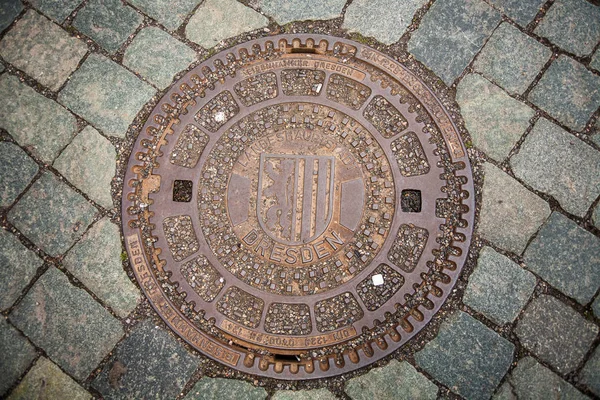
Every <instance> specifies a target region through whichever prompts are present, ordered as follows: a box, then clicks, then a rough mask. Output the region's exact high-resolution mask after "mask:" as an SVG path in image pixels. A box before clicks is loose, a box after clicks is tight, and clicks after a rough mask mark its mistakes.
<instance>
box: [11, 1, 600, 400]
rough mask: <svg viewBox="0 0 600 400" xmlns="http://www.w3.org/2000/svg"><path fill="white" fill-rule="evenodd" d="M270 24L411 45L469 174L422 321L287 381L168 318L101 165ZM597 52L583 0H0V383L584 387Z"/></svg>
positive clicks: (225, 391)
mask: <svg viewBox="0 0 600 400" xmlns="http://www.w3.org/2000/svg"><path fill="white" fill-rule="evenodd" d="M280 32H281V33H283V32H287V33H301V32H319V33H328V34H332V35H337V36H342V37H347V38H350V39H354V40H357V41H359V42H362V43H367V44H369V45H371V46H373V47H375V48H377V49H379V50H381V51H383V52H384V53H387V54H390V55H392V56H396V57H398V55H399V54H405V52H409V53H410V55H409V57H411V58H413V57H414V59H416V60H418V61H419V62H421V63H422V64H423V65H425V66H426V67H427V68H428V69H430V70H431V71H432V72H433V73H434V74H436V75H437V76H439V78H440V79H441V81H443V82H444V83H445V84H446V85H447V86H448V87H449V88H450V93H451V95H452V96H454V98H455V99H456V102H457V104H458V106H460V109H461V113H462V115H463V118H464V125H465V126H466V128H467V129H468V132H469V134H470V139H469V138H466V139H467V147H469V153H470V154H469V155H470V157H471V159H472V161H473V164H474V169H475V175H476V176H479V178H480V179H479V184H478V187H477V195H478V196H477V197H478V198H477V200H478V202H479V205H480V209H478V222H477V224H476V227H475V240H474V244H473V246H472V254H471V257H470V261H469V262H468V263H467V266H466V267H465V269H464V272H463V277H462V278H461V280H460V281H459V283H458V285H457V288H456V289H455V293H453V295H452V296H451V298H450V300H449V303H448V304H447V305H446V306H445V307H444V308H443V309H442V311H441V312H440V314H439V315H438V316H436V317H435V318H434V320H433V321H432V323H431V326H430V327H429V328H428V329H427V330H426V332H425V334H423V335H421V336H419V337H417V338H416V339H415V340H413V341H412V343H409V346H407V348H406V349H404V350H401V351H400V352H398V353H396V354H395V355H394V356H393V357H388V358H387V359H384V360H383V361H381V362H378V363H376V365H375V368H367V369H366V370H362V371H358V372H356V373H353V374H351V375H349V376H343V377H337V378H331V379H323V380H316V381H310V382H297V383H286V382H279V381H272V380H268V379H255V378H253V377H248V376H243V375H242V374H240V373H236V372H233V371H231V370H228V369H226V368H224V367H220V366H218V365H216V364H214V363H213V362H212V361H209V360H207V359H206V358H205V357H203V356H201V355H199V354H197V353H195V352H193V351H192V350H191V348H190V347H189V346H187V345H185V344H184V343H183V342H182V341H180V340H179V339H178V338H176V337H175V336H174V335H172V334H171V333H170V332H169V331H168V329H167V328H166V327H165V325H164V324H163V323H162V322H161V321H160V320H159V319H158V317H156V316H155V314H154V313H153V311H152V310H151V307H150V306H149V304H148V302H147V301H146V300H145V299H144V298H143V296H142V295H141V292H140V290H139V288H138V286H137V283H136V282H135V280H134V279H133V275H132V272H131V267H130V266H129V263H128V261H127V256H126V253H124V250H123V247H122V240H121V236H120V235H121V233H120V227H119V224H120V220H119V213H120V210H119V207H120V189H119V188H120V186H121V185H122V182H121V181H120V179H119V178H118V176H119V175H118V174H117V175H115V174H116V172H117V170H118V168H120V166H121V165H122V162H123V158H124V157H127V151H128V148H130V146H131V145H132V141H133V139H134V138H133V133H134V132H135V131H136V129H139V124H140V123H143V120H142V119H141V118H143V116H144V115H147V113H148V109H147V108H144V105H145V104H147V103H148V102H152V101H156V98H157V96H158V97H160V95H161V94H162V93H164V92H165V89H166V88H168V87H169V86H170V85H171V83H172V82H173V80H174V79H176V78H178V77H180V76H181V75H182V73H184V72H185V71H187V70H189V69H190V68H192V67H194V66H195V65H198V64H199V63H200V62H201V61H202V60H204V59H206V58H207V57H209V56H210V55H212V54H213V53H214V52H216V51H219V50H221V49H224V48H227V47H230V46H232V45H233V44H236V43H241V42H244V41H247V40H248V39H250V38H255V37H265V36H269V35H271V34H274V33H280ZM599 47H600V2H598V1H597V0H548V1H547V0H431V1H428V0H349V1H347V0H318V1H317V0H311V1H306V0H240V1H237V0H204V1H201V0H176V1H166V0H84V1H82V0H62V1H53V0H27V1H25V0H24V1H23V2H20V1H18V0H0V165H1V170H0V171H1V172H0V221H1V225H2V227H1V228H0V249H1V253H0V264H1V268H0V289H1V291H0V308H1V312H2V315H3V317H4V318H2V320H1V321H0V354H1V356H0V371H1V373H0V397H4V396H8V398H11V399H16V398H19V399H20V398H23V399H26V398H34V397H35V398H37V397H40V398H65V399H66V398H73V399H75V398H77V399H79V398H81V399H85V398H92V397H93V398H101V397H104V398H185V399H209V398H210V399H212V398H214V399H217V398H218V399H226V398H231V399H241V398H245V399H265V398H270V399H309V398H310V399H333V398H343V399H349V398H351V399H373V398H379V399H388V398H389V399H391V398H394V399H399V398H400V399H421V398H423V399H425V398H427V399H429V398H431V399H435V398H443V399H453V398H458V397H464V398H468V399H471V398H473V399H479V398H481V399H483V398H490V397H492V398H497V399H516V398H532V399H548V398H564V399H575V398H577V399H579V398H598V397H600V349H599V347H598V344H599V342H600V337H599V335H598V330H599V326H600V295H599V294H598V289H599V287H600V204H599V201H600V197H599V195H600V111H599V106H600V48H599ZM115 176H117V177H115Z"/></svg>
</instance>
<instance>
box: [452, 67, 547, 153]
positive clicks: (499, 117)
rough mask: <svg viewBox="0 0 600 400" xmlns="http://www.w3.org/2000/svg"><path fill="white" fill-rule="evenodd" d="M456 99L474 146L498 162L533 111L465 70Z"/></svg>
mask: <svg viewBox="0 0 600 400" xmlns="http://www.w3.org/2000/svg"><path fill="white" fill-rule="evenodd" d="M456 101H457V102H458V104H459V105H460V108H461V111H462V115H463V117H464V119H465V124H466V126H467V129H468V130H469V133H470V134H471V137H472V138H473V143H474V144H475V146H477V148H479V149H481V150H482V151H483V152H485V153H486V154H487V155H488V156H490V157H491V158H493V159H494V160H496V161H499V162H502V161H503V160H504V159H505V158H506V157H507V156H508V154H509V153H510V150H511V149H512V148H513V147H514V145H515V144H516V143H517V141H518V140H519V139H520V138H521V136H522V135H523V133H525V130H526V129H527V127H529V120H530V119H531V118H532V117H533V115H534V114H535V112H534V111H533V110H532V109H531V108H530V107H529V106H527V105H526V104H524V103H521V102H520V101H518V100H515V99H513V98H512V97H510V96H509V95H508V94H506V93H505V92H504V91H503V90H502V89H500V88H499V87H498V86H496V85H494V84H493V83H491V82H490V81H488V80H487V79H485V78H483V77H482V76H480V75H477V74H469V75H467V76H465V77H464V79H463V80H462V81H461V82H460V84H459V85H458V88H457V93H456Z"/></svg>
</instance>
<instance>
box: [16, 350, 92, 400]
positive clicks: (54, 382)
mask: <svg viewBox="0 0 600 400" xmlns="http://www.w3.org/2000/svg"><path fill="white" fill-rule="evenodd" d="M8 398H9V399H10V400H29V399H69V400H85V399H91V398H92V395H90V394H89V393H88V392H87V391H86V390H85V389H84V388H82V387H81V386H79V384H77V382H75V381H74V380H73V379H71V378H70V377H69V376H68V375H67V374H65V373H64V372H62V371H61V370H60V368H58V367H57V366H56V365H54V363H52V361H50V360H48V359H47V358H44V357H40V359H39V360H37V362H36V363H35V365H34V366H33V367H32V368H31V370H29V372H28V373H27V375H25V378H23V380H22V381H21V383H19V386H17V387H16V388H15V390H13V392H12V393H11V394H10V396H9V397H8Z"/></svg>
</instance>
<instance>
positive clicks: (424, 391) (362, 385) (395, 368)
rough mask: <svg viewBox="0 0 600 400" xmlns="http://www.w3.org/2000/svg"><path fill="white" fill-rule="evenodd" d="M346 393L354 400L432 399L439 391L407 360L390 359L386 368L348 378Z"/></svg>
mask: <svg viewBox="0 0 600 400" xmlns="http://www.w3.org/2000/svg"><path fill="white" fill-rule="evenodd" d="M399 382H401V384H398V383H399ZM345 391H346V393H347V394H348V396H350V397H351V398H352V399H354V400H371V399H398V400H401V399H405V400H411V399H432V400H434V399H436V398H437V392H438V388H437V386H436V385H434V384H433V383H431V382H430V381H429V380H428V379H427V378H426V377H425V376H423V375H422V374H420V373H419V372H417V370H416V369H415V368H414V367H413V366H412V365H410V364H409V363H407V362H406V361H404V362H401V363H399V362H398V361H396V360H392V361H390V363H389V364H388V365H386V366H385V367H382V368H375V369H372V370H371V371H369V372H368V373H367V374H365V375H362V376H358V377H356V378H352V379H350V380H349V381H348V382H346V388H345Z"/></svg>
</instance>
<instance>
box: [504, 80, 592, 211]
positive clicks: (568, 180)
mask: <svg viewBox="0 0 600 400" xmlns="http://www.w3.org/2000/svg"><path fill="white" fill-rule="evenodd" d="M599 88H600V86H599ZM510 164H511V166H512V169H513V171H514V173H515V176H516V177H517V178H519V179H521V180H523V181H524V182H525V183H527V184H528V185H530V186H531V187H532V188H534V189H536V190H539V191H540V192H544V193H548V194H549V195H551V196H553V197H554V198H555V199H556V200H558V202H559V203H560V205H561V206H562V207H563V208H564V209H565V210H567V211H568V212H570V213H572V214H575V215H577V216H580V217H583V216H584V215H585V214H586V213H587V211H588V210H589V208H590V206H591V205H592V203H593V202H594V200H596V198H597V197H598V195H600V152H598V151H597V150H595V149H593V148H592V147H591V146H589V145H588V144H586V143H585V142H583V141H582V140H580V139H578V138H576V137H575V136H573V135H571V134H570V133H568V132H566V131H564V130H563V129H562V128H561V127H559V126H558V125H555V124H553V123H551V122H550V121H548V120H547V119H545V118H540V120H539V121H538V122H537V123H536V124H535V126H534V128H533V130H532V131H531V133H530V134H529V135H528V136H527V137H526V138H525V141H524V142H523V144H522V145H521V149H520V151H519V153H518V154H516V155H515V156H514V157H512V158H511V160H510Z"/></svg>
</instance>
